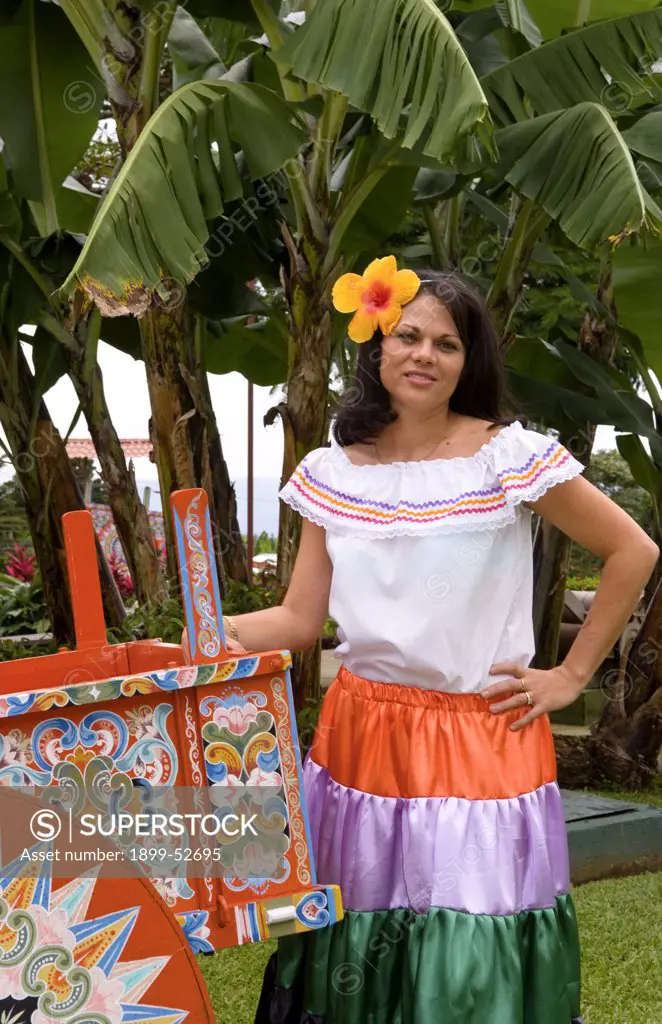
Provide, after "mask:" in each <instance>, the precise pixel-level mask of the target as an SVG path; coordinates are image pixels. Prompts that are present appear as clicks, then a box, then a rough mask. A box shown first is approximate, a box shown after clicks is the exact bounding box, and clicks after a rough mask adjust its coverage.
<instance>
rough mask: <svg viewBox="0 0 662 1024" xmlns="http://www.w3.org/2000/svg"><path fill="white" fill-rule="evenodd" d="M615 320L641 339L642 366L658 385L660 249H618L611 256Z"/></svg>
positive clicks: (661, 364)
mask: <svg viewBox="0 0 662 1024" xmlns="http://www.w3.org/2000/svg"><path fill="white" fill-rule="evenodd" d="M613 262H614V271H613V280H614V301H615V303H616V309H617V311H618V319H619V320H620V322H621V323H622V324H623V325H624V326H625V327H626V328H627V329H628V330H629V331H633V332H634V333H635V334H637V335H638V336H639V338H640V339H641V343H642V345H643V351H644V357H645V360H646V364H647V365H648V366H649V367H650V368H651V370H653V372H654V373H655V375H656V376H657V378H658V380H660V381H662V331H661V330H660V325H661V324H662V245H660V244H658V245H647V246H645V247H644V246H642V245H627V244H625V243H623V244H622V245H619V247H618V248H617V250H616V252H615V253H614V258H613Z"/></svg>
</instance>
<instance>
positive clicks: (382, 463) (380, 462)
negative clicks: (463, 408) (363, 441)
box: [373, 432, 448, 466]
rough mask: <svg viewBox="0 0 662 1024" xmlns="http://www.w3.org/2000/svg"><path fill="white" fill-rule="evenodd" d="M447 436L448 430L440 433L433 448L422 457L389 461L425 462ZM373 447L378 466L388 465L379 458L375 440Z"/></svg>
mask: <svg viewBox="0 0 662 1024" xmlns="http://www.w3.org/2000/svg"><path fill="white" fill-rule="evenodd" d="M447 438H448V432H446V433H445V434H442V435H441V437H440V438H439V440H438V441H437V442H436V443H435V446H434V448H431V449H430V451H429V452H428V453H427V455H424V456H423V458H422V459H391V462H427V460H428V459H429V458H430V456H431V455H432V453H433V452H436V450H437V448H438V447H439V445H440V444H441V442H442V441H445V440H447ZM373 448H374V449H375V455H376V456H377V462H378V463H379V465H380V466H388V462H382V460H381V456H380V454H379V447H378V445H377V442H376V441H373Z"/></svg>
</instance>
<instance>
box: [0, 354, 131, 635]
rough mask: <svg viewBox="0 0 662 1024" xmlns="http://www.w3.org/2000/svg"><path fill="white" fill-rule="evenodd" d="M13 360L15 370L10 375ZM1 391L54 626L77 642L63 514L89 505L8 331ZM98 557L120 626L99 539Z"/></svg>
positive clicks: (109, 606)
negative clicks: (35, 399) (35, 404)
mask: <svg viewBox="0 0 662 1024" xmlns="http://www.w3.org/2000/svg"><path fill="white" fill-rule="evenodd" d="M11 349H13V350H11ZM11 366H13V367H15V373H12V374H11V376H10V373H9V371H8V368H9V367H11ZM0 394H1V395H2V401H0V423H1V424H2V428H3V430H4V432H5V435H6V437H7V441H8V443H9V448H10V450H11V453H12V458H13V463H14V467H15V469H16V475H17V478H18V481H19V483H20V485H21V489H22V492H23V497H24V501H25V510H26V514H27V518H28V523H29V526H30V534H31V537H32V543H33V546H34V550H35V554H36V556H37V563H38V565H39V572H40V576H41V582H42V587H43V590H44V598H45V600H46V604H47V606H48V612H49V617H50V620H51V627H52V631H53V634H54V636H55V638H56V640H57V641H58V642H59V643H65V644H73V643H74V641H75V635H74V624H73V616H72V612H71V604H70V601H69V596H68V595H69V589H68V583H67V570H66V556H65V550H64V536H63V531H62V516H63V515H64V514H65V513H66V512H74V511H77V510H80V509H84V508H85V503H84V501H83V497H82V495H81V493H80V489H79V487H78V484H77V482H76V479H75V477H74V474H73V470H72V467H71V463H70V461H69V459H68V457H67V452H66V448H65V445H64V442H63V441H62V438H61V437H60V435H59V433H58V431H57V430H56V429H55V427H54V426H53V423H52V421H51V418H50V415H49V413H48V409H47V408H46V405H45V403H44V402H43V400H41V399H40V400H39V406H38V409H37V410H36V412H37V415H36V420H35V422H34V426H33V424H32V410H33V407H34V395H35V394H36V386H35V381H34V376H33V374H32V371H31V370H30V367H29V366H28V363H27V361H26V359H25V356H24V355H23V351H22V349H21V347H20V345H18V343H15V345H14V346H11V345H10V343H9V341H8V339H7V338H6V337H1V338H0ZM97 560H98V567H99V574H100V576H101V589H102V595H103V605H104V612H105V615H106V625H107V626H109V627H118V626H120V625H121V624H122V622H123V620H124V618H125V615H126V612H125V609H124V605H123V603H122V599H121V597H120V594H119V591H118V589H117V586H116V584H115V581H114V579H113V576H112V574H111V572H110V570H109V568H108V564H107V562H106V559H105V558H104V556H103V552H102V550H101V547H100V545H99V541H98V540H97Z"/></svg>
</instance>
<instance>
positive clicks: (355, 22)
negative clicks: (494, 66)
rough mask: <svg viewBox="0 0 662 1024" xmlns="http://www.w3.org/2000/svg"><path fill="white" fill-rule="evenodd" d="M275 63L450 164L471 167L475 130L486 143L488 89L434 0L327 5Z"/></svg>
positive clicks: (339, 0) (342, 0)
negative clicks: (339, 95) (345, 99)
mask: <svg viewBox="0 0 662 1024" xmlns="http://www.w3.org/2000/svg"><path fill="white" fill-rule="evenodd" d="M273 57H274V60H276V61H277V62H278V64H279V65H281V66H285V67H289V68H291V69H292V72H293V73H294V74H295V75H297V76H298V77H299V78H303V79H304V81H306V82H314V83H316V84H317V85H322V86H324V87H325V88H328V89H333V90H335V91H336V92H339V93H342V94H343V95H344V96H347V97H348V99H349V101H350V103H352V104H353V105H354V106H355V107H358V108H359V109H360V110H365V111H367V112H368V113H369V114H370V116H371V117H372V118H373V120H374V121H375V122H376V124H377V125H378V126H379V129H380V131H381V132H382V133H383V135H385V136H386V138H388V139H393V138H396V137H402V145H403V146H405V147H406V148H408V149H409V148H413V147H416V148H417V150H419V151H421V152H423V153H425V154H427V155H429V156H433V157H435V158H436V159H438V160H440V161H442V162H443V163H445V164H448V165H452V164H453V161H454V160H455V159H460V160H461V161H462V162H466V161H471V159H472V158H473V156H474V155H475V154H474V147H475V134H476V131H477V129H481V128H482V135H483V137H484V139H485V140H486V141H488V140H489V131H488V126H489V114H488V110H487V102H486V98H485V95H484V93H483V90H482V88H481V86H480V83H479V81H478V79H477V77H476V75H475V73H474V71H473V69H472V67H471V64H470V63H469V60H468V58H467V55H466V54H465V52H464V50H463V49H462V47H461V45H460V43H459V41H458V39H457V37H456V36H455V34H454V32H453V30H452V28H451V26H450V25H449V23H448V21H447V20H446V18H445V17H444V15H443V14H442V13H441V10H440V9H439V7H437V6H435V4H434V3H433V2H432V0H378V2H374V3H369V4H368V3H366V0H324V2H323V3H317V4H316V5H315V6H314V7H313V9H312V11H311V12H310V14H309V16H308V17H307V18H306V22H305V24H304V25H303V26H302V27H301V28H299V29H297V31H296V32H293V33H292V35H291V36H290V38H289V39H288V40H287V41H286V42H285V44H284V45H283V46H282V47H280V48H279V49H278V50H277V51H276V52H275V53H274V54H273ZM403 122H404V131H403Z"/></svg>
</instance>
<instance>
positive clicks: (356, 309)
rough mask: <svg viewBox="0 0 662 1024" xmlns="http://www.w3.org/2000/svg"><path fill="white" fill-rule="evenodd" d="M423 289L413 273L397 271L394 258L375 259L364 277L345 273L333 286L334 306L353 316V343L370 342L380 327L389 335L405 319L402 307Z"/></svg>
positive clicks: (350, 331)
mask: <svg viewBox="0 0 662 1024" xmlns="http://www.w3.org/2000/svg"><path fill="white" fill-rule="evenodd" d="M420 286H421V281H420V278H419V277H418V276H417V275H416V274H415V273H414V271H413V270H398V266H397V263H396V262H395V256H384V257H383V258H382V259H377V260H373V261H372V263H371V264H370V265H369V266H368V267H366V269H365V270H364V272H363V274H343V275H342V277H339V278H338V280H337V281H336V283H335V284H334V286H333V291H332V293H331V297H332V299H333V305H334V306H335V307H336V309H337V310H338V311H339V312H340V313H354V316H353V317H352V319H351V321H350V324H349V328H348V334H349V336H350V338H351V339H352V341H357V342H363V341H370V339H371V338H372V336H373V334H374V333H375V331H376V330H377V328H378V327H379V328H380V330H381V332H382V334H390V333H391V331H392V330H393V328H394V327H395V325H396V324H397V323H398V322H399V320H400V318H401V316H402V307H403V306H404V304H405V303H406V302H411V300H412V299H413V298H414V296H415V295H416V293H417V291H418V289H419V288H420Z"/></svg>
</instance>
